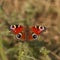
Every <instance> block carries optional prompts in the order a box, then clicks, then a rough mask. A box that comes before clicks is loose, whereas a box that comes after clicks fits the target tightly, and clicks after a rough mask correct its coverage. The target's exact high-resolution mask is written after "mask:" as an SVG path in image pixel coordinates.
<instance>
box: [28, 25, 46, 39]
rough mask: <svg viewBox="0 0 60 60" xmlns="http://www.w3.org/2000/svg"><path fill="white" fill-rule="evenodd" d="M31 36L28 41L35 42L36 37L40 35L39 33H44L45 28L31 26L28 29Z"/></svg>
mask: <svg viewBox="0 0 60 60" xmlns="http://www.w3.org/2000/svg"><path fill="white" fill-rule="evenodd" d="M30 30H31V34H30V35H29V40H32V39H33V40H36V39H37V38H38V35H40V34H41V32H43V31H45V30H46V28H45V27H42V26H33V27H31V28H30Z"/></svg>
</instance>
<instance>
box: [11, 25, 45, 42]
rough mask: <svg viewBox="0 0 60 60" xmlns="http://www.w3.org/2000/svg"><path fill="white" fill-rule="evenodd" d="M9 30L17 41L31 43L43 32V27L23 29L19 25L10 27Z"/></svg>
mask: <svg viewBox="0 0 60 60" xmlns="http://www.w3.org/2000/svg"><path fill="white" fill-rule="evenodd" d="M10 30H11V31H12V32H13V33H14V34H15V35H16V38H17V39H21V40H22V41H26V40H29V41H31V40H35V39H37V38H38V35H40V33H41V32H43V31H44V30H45V27H41V26H33V27H24V26H21V25H11V26H10Z"/></svg>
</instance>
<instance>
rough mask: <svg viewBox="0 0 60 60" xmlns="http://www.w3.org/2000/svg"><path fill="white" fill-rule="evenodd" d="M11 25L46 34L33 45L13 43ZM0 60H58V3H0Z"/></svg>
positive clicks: (31, 0) (44, 0)
mask: <svg viewBox="0 0 60 60" xmlns="http://www.w3.org/2000/svg"><path fill="white" fill-rule="evenodd" d="M14 24H20V25H26V24H27V25H28V26H33V25H41V26H46V28H47V30H46V31H45V32H43V33H42V34H41V35H40V36H39V37H38V39H37V41H32V42H18V43H16V41H17V39H16V38H15V36H14V35H13V34H11V33H10V32H9V25H14ZM11 43H12V44H11ZM15 43H16V44H15ZM0 60H60V0H0Z"/></svg>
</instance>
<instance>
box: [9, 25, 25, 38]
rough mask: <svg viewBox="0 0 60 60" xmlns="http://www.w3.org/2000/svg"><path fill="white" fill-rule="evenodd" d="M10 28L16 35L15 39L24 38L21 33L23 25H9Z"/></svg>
mask: <svg viewBox="0 0 60 60" xmlns="http://www.w3.org/2000/svg"><path fill="white" fill-rule="evenodd" d="M10 30H11V32H12V33H14V34H15V35H16V38H17V39H25V34H23V31H24V27H23V26H21V25H11V26H10Z"/></svg>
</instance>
